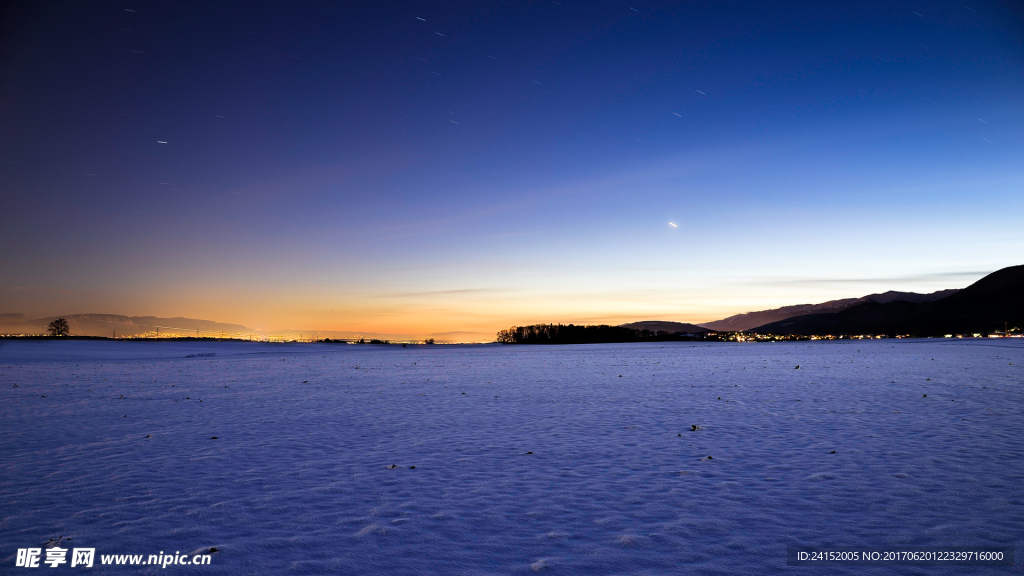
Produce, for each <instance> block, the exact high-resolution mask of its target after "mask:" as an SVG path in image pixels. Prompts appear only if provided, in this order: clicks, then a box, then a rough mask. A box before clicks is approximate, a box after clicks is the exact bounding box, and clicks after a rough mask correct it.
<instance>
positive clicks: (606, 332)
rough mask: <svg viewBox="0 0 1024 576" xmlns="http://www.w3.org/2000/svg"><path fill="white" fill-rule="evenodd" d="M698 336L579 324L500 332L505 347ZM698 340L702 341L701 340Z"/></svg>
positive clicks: (514, 328)
mask: <svg viewBox="0 0 1024 576" xmlns="http://www.w3.org/2000/svg"><path fill="white" fill-rule="evenodd" d="M693 338H694V336H689V335H685V334H681V333H671V332H665V331H658V332H652V331H650V330H639V329H636V328H626V327H623V326H608V325H607V324H599V325H591V326H577V325H575V324H534V325H532V326H513V327H511V328H509V329H508V330H501V331H499V332H498V337H497V340H498V342H501V343H502V344H612V343H620V342H663V341H666V340H690V339H693ZM697 338H701V337H700V336H698V337H697Z"/></svg>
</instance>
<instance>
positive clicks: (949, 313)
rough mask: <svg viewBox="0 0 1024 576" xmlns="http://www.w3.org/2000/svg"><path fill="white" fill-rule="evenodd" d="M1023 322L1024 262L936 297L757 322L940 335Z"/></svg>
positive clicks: (778, 330)
mask: <svg viewBox="0 0 1024 576" xmlns="http://www.w3.org/2000/svg"><path fill="white" fill-rule="evenodd" d="M1004 326H1008V327H1009V328H1021V327H1024V266H1011V267H1009V268H1003V269H1002V270H998V271H996V272H993V273H991V274H989V275H988V276H985V277H984V278H982V279H981V280H978V281H977V282H975V283H974V284H971V285H970V286H968V287H967V288H964V289H963V290H959V291H957V292H956V293H954V294H951V295H949V296H946V297H944V298H940V299H937V300H925V301H908V300H895V301H889V302H876V301H869V302H863V303H860V304H857V305H854V306H848V307H846V308H844V309H842V310H840V311H838V312H831V313H818V314H808V315H801V316H796V317H790V318H787V319H784V320H781V321H775V322H771V323H767V324H764V325H761V326H757V327H755V328H754V329H753V330H752V331H753V332H758V333H762V334H798V335H812V334H819V335H823V334H910V335H914V336H942V335H944V334H973V333H992V332H996V331H1002V330H1003V328H1004Z"/></svg>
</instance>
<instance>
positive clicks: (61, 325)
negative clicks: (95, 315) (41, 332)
mask: <svg viewBox="0 0 1024 576" xmlns="http://www.w3.org/2000/svg"><path fill="white" fill-rule="evenodd" d="M46 329H47V330H49V331H50V336H67V335H68V334H70V333H71V327H69V326H68V321H67V320H65V319H63V318H57V319H56V320H54V321H53V322H50V325H49V326H47V327H46Z"/></svg>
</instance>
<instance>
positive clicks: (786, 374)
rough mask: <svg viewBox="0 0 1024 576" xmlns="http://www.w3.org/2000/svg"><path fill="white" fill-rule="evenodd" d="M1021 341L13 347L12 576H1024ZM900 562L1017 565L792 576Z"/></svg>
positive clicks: (8, 463)
mask: <svg viewBox="0 0 1024 576" xmlns="http://www.w3.org/2000/svg"><path fill="white" fill-rule="evenodd" d="M1022 344H1024V343H1021V342H1020V341H1019V340H1017V341H1009V340H977V341H948V340H927V341H924V340H917V341H907V340H903V341H894V340H882V341H854V342H814V343H810V342H803V343H786V344H782V343H775V344H768V343H763V344H710V345H709V344H689V343H671V344H664V345H663V344H634V345H590V346H548V347H537V346H410V347H409V348H401V347H398V346H368V345H367V346H351V345H338V344H334V345H331V344H259V343H230V342H223V343H188V342H182V343H176V342H88V341H62V342H51V341H4V342H3V343H0V406H2V407H0V430H2V435H0V572H3V573H7V572H8V571H12V572H13V571H17V572H18V573H20V571H21V569H20V568H19V569H15V568H14V556H15V552H16V550H17V548H25V547H34V546H45V545H46V544H47V543H48V542H49V541H50V539H51V538H52V539H58V538H59V539H61V540H60V541H61V543H62V546H64V547H66V548H70V547H73V546H80V547H95V548H97V555H100V554H113V553H120V554H127V553H133V554H145V555H148V554H157V553H159V552H160V551H164V552H173V551H181V552H188V553H199V552H204V551H206V550H208V549H209V548H210V547H216V548H217V549H218V552H216V553H214V555H213V557H212V564H211V565H210V566H205V567H192V566H175V567H169V568H167V569H166V571H164V570H162V569H160V568H158V567H146V568H142V569H133V568H129V567H125V566H112V567H101V566H99V565H98V559H97V566H96V567H94V568H93V569H92V570H91V571H90V572H91V573H96V574H104V573H109V574H132V573H152V574H155V573H170V572H174V571H178V572H182V573H185V572H187V573H197V574H198V573H204V574H209V573H216V574H388V575H396V574H397V575H403V574H533V573H534V571H544V572H550V573H552V574H650V575H654V574H659V575H660V574H780V573H786V574H796V573H799V574H859V575H860V574H936V573H943V574H946V573H949V574H953V573H956V574H967V573H970V574H979V573H1018V572H1019V571H1020V570H1021V565H1022V560H1021V559H1020V556H1021V555H1024V460H1022V456H1024V390H1022V381H1024V372H1022V368H1024V345H1022ZM198 354H216V356H205V357H199V356H195V355H198ZM189 355H193V356H194V357H192V358H187V357H186V356H189ZM797 365H799V366H800V367H799V369H797V368H796V366H797ZM694 424H696V425H698V426H699V427H700V429H699V430H696V431H692V430H691V427H692V425H694ZM214 436H216V437H217V439H216V440H213V439H211V438H212V437H214ZM833 450H834V451H835V453H834V454H833V453H832V451H833ZM530 452H532V454H530ZM708 456H711V457H712V458H711V459H708V458H707V457H708ZM390 465H395V467H394V468H389V466H390ZM412 466H415V468H414V469H413V468H412ZM69 540H70V541H69ZM900 544H905V545H942V546H953V545H961V546H963V545H993V546H995V545H1000V546H1006V545H1013V546H1015V547H1016V551H1017V554H1018V559H1017V566H1015V567H988V568H977V567H972V568H943V567H880V568H875V569H867V568H863V567H844V566H831V567H828V568H819V567H787V566H786V563H785V562H786V546H796V545H846V546H861V545H863V546H869V545H870V546H881V545H894V546H895V545H900ZM50 570H51V568H49V567H47V566H44V567H43V568H42V570H40V572H45V573H49V571H50ZM77 570H81V569H79V568H74V569H72V568H69V567H67V566H64V567H62V568H60V569H58V570H57V571H65V572H71V571H77Z"/></svg>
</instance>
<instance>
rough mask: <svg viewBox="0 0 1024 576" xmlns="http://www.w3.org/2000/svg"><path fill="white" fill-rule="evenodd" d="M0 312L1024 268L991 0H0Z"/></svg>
mask: <svg viewBox="0 0 1024 576" xmlns="http://www.w3.org/2000/svg"><path fill="white" fill-rule="evenodd" d="M2 10H3V11H4V13H3V14H0V205H2V210H0V245H2V246H3V249H2V250H0V312H6V313H22V314H25V315H26V316H30V317H42V316H49V315H60V314H74V313H111V314H126V315H155V316H185V317H192V318H204V319H209V320H216V321H220V322H232V323H238V324H243V325H245V326H248V327H251V328H253V329H256V330H289V329H306V330H323V331H332V330H333V331H366V332H374V333H379V334H412V335H415V334H427V333H444V332H455V333H465V334H483V335H489V334H493V333H494V332H495V331H496V330H498V329H501V328H505V327H508V326H510V325H524V324H532V323H537V322H544V323H547V322H556V323H557V322H565V323H568V322H574V323H623V322H629V321H637V320H654V319H657V320H677V321H684V322H701V321H710V320H715V319H719V318H723V317H726V316H729V315H732V314H736V313H742V312H747V311H751V310H760V309H766V308H773V307H777V306H783V305H789V304H798V303H812V302H821V301H825V300H830V299H835V298H845V297H856V296H862V295H865V294H870V293H873V292H881V291H886V290H904V291H915V292H931V291H934V290H939V289H945V288H958V287H964V286H966V285H969V284H970V283H971V282H974V281H975V280H977V279H979V278H981V277H982V276H984V275H985V274H987V273H989V272H992V271H995V270H997V269H1000V268H1003V267H1006V266H1010V265H1016V264H1022V263H1024V227H1022V226H1021V225H1020V222H1021V218H1022V213H1024V154H1022V153H1024V8H1022V6H1021V5H1020V4H1019V3H1016V2H1000V1H997V0H991V1H980V2H975V1H973V0H972V1H969V2H965V1H962V0H955V1H943V0H939V1H934V2H923V1H910V0H895V1H885V2H873V1H862V0H858V1H856V2H854V1H849V2H842V1H840V2H726V1H721V2H720V1H715V2H710V1H709V2H685V1H677V2H653V1H647V0H622V1H619V0H608V1H604V0H598V1H588V2H581V1H574V0H559V1H557V2H555V1H551V0H547V1H536V2H449V3H442V2H392V1H386V0H385V1H374V2H321V3H317V2H272V3H270V2H256V1H247V2H228V1H224V0H214V1H213V2H212V3H207V2H151V1H145V2H143V1H139V0H118V2H113V3H112V2H88V3H86V2H66V1H65V2H53V1H49V0H40V1H33V2H9V3H5V4H4V7H3V8H2Z"/></svg>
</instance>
